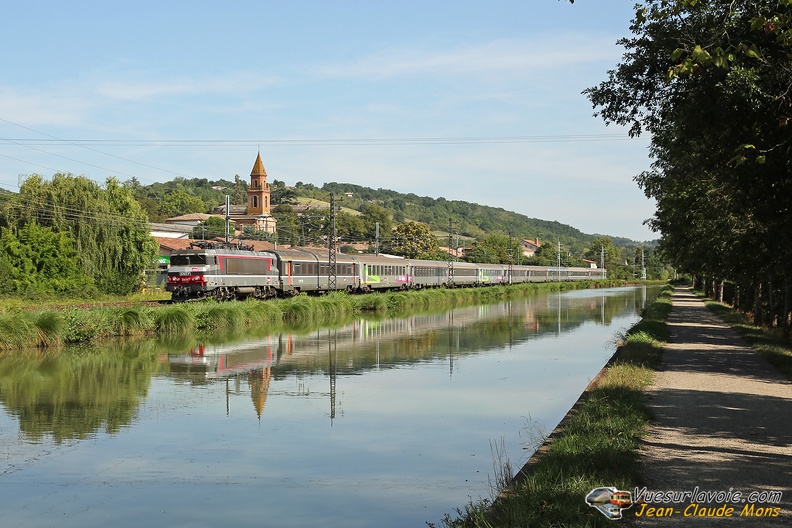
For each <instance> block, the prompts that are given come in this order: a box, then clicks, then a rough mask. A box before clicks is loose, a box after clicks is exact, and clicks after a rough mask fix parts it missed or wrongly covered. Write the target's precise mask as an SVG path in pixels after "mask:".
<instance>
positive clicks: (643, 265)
mask: <svg viewBox="0 0 792 528" xmlns="http://www.w3.org/2000/svg"><path fill="white" fill-rule="evenodd" d="M641 280H643V281H645V280H646V261H645V260H644V250H643V248H641Z"/></svg>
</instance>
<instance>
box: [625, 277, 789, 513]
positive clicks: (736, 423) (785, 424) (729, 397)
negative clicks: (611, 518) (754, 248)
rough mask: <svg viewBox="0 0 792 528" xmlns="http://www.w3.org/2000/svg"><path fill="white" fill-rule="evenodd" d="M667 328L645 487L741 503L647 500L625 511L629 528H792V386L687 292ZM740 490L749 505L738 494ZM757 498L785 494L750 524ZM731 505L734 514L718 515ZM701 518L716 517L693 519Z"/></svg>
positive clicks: (760, 504) (763, 504)
mask: <svg viewBox="0 0 792 528" xmlns="http://www.w3.org/2000/svg"><path fill="white" fill-rule="evenodd" d="M668 324H669V327H670V329H671V332H672V337H671V339H670V341H669V343H668V345H667V347H666V348H665V351H664V354H663V364H662V365H661V367H660V371H659V372H658V373H657V377H656V379H655V383H654V384H653V385H652V386H651V387H650V388H649V390H647V397H648V402H649V405H650V408H651V409H652V412H653V413H654V415H655V419H654V420H653V424H652V427H651V429H650V432H649V435H648V437H647V440H646V443H645V448H644V450H643V452H642V469H643V472H644V475H645V476H646V489H647V490H648V491H649V492H652V493H654V492H659V491H677V492H685V491H690V492H694V491H695V490H696V488H697V487H698V490H699V491H707V492H713V491H723V492H727V493H728V492H729V490H731V491H732V495H731V496H730V497H729V496H727V497H724V496H720V497H711V496H710V497H706V496H703V497H702V496H699V500H694V499H690V498H687V499H686V500H684V501H683V502H681V503H678V504H673V503H663V502H661V501H659V500H646V498H645V499H644V502H646V503H647V504H646V505H645V506H642V505H641V504H636V505H634V506H633V507H632V508H630V509H629V510H626V511H624V514H625V515H624V518H625V520H624V521H623V522H624V523H625V524H627V525H628V526H637V527H650V526H664V527H668V526H708V527H709V526H746V527H748V526H750V527H753V526H762V527H775V526H778V527H781V526H786V527H790V526H792V383H791V382H790V381H789V380H787V379H786V378H784V377H783V376H782V375H781V374H779V373H778V372H777V371H776V370H775V369H774V368H773V367H772V366H771V365H770V364H769V363H767V362H766V361H765V360H764V359H763V358H762V357H761V356H760V355H759V354H758V353H756V352H754V351H753V350H751V349H750V348H749V347H748V346H747V345H746V344H745V343H744V342H743V341H742V340H741V339H740V337H739V336H738V335H737V333H736V332H734V331H733V330H732V329H730V328H729V327H728V326H727V325H725V324H724V323H722V322H721V321H720V319H718V318H717V317H716V316H714V315H713V314H712V313H711V312H710V311H709V310H707V308H706V307H705V306H704V303H703V302H702V301H701V300H699V299H698V298H696V297H695V296H694V295H693V294H692V293H691V292H690V290H689V289H687V288H678V289H677V290H676V291H675V292H674V296H673V309H672V311H671V315H670V317H669V320H668ZM631 491H634V490H631ZM737 491H739V492H742V497H735V496H734V492H737ZM755 491H758V492H762V491H776V492H781V493H782V494H783V496H782V498H781V500H780V502H775V500H776V498H775V497H768V498H767V499H768V500H764V501H762V500H757V502H756V503H755V504H754V506H753V508H754V509H753V512H752V513H753V516H752V517H748V516H746V515H745V514H746V513H748V510H750V508H751V505H750V503H749V500H748V499H749V493H751V492H755ZM650 498H651V497H650ZM762 498H763V497H758V498H757V499H762ZM634 499H635V497H634ZM701 499H704V500H701ZM691 503H697V504H700V507H699V508H698V510H696V508H695V506H691V507H690V508H687V506H688V505H689V504H691ZM723 504H726V505H727V507H728V508H733V510H732V511H731V512H730V511H729V510H727V509H721V510H720V511H718V510H717V508H718V507H720V506H722V505H723ZM650 507H654V508H662V510H654V511H653V512H652V511H650ZM669 507H671V509H670V510H669V509H667V508H669ZM686 508H687V509H686ZM702 508H703V509H702ZM713 508H715V509H714V510H713ZM760 508H761V509H760ZM774 508H778V509H777V510H776V509H774ZM702 511H703V512H705V513H706V514H708V516H707V517H703V518H698V517H696V516H695V515H694V516H686V513H687V514H693V513H694V512H695V513H698V514H700V513H702ZM639 513H642V515H641V516H640V517H637V516H636V515H637V514H639ZM649 513H655V514H657V513H665V514H669V513H670V514H671V515H670V516H666V517H649V516H648V515H649ZM741 513H742V514H743V515H742V516H741V515H740V514H741ZM758 513H761V514H769V515H770V516H757V514H758ZM710 514H711V515H712V516H710ZM717 515H720V516H719V517H718V516H717Z"/></svg>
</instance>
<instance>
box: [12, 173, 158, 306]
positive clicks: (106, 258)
mask: <svg viewBox="0 0 792 528" xmlns="http://www.w3.org/2000/svg"><path fill="white" fill-rule="evenodd" d="M13 204H14V207H11V208H7V209H6V211H5V218H4V220H5V223H6V225H8V226H9V228H10V229H12V230H15V231H16V233H17V235H16V237H17V238H18V239H19V241H20V244H19V245H18V246H15V245H14V244H15V241H14V240H13V238H12V237H11V236H10V235H7V236H6V239H5V240H6V242H7V243H8V244H9V247H16V252H15V253H14V257H13V258H16V259H17V261H16V262H14V263H11V262H9V261H7V260H6V267H8V266H10V267H11V268H13V269H17V270H20V271H21V272H22V274H23V275H26V274H29V273H31V272H33V270H34V269H35V270H36V272H37V273H38V274H39V275H49V276H51V277H52V278H50V279H47V280H48V281H49V283H50V284H49V286H48V287H50V286H51V288H52V290H53V291H74V289H75V288H84V289H86V290H87V289H89V288H90V284H91V282H92V283H93V284H95V285H96V288H98V290H99V291H100V292H104V293H113V294H127V293H131V292H133V291H135V290H136V289H138V288H139V286H140V285H141V279H142V272H143V270H144V269H146V268H147V267H149V266H150V265H151V264H152V262H153V261H154V259H155V257H156V254H157V245H156V242H155V241H154V239H153V238H151V236H150V235H149V230H148V225H147V223H146V217H145V213H144V212H143V211H142V210H141V208H140V204H138V202H137V201H136V200H135V199H134V197H133V196H132V192H131V190H130V189H129V188H128V187H126V186H121V185H120V184H119V183H118V181H117V180H116V179H115V178H108V179H107V181H106V182H105V185H104V187H101V186H99V185H98V184H97V183H95V182H93V181H91V180H89V179H88V178H85V177H82V176H73V175H71V174H61V173H58V174H55V175H54V176H53V177H52V180H51V181H46V180H44V178H42V177H41V176H38V175H32V176H29V177H27V178H26V179H25V181H24V182H23V184H22V186H21V187H20V192H19V195H18V196H16V197H15V199H14V202H13ZM32 224H38V225H41V226H43V227H46V228H48V229H49V230H51V231H47V230H39V229H36V228H35V227H32ZM29 225H30V227H28V226H29ZM23 236H24V237H27V239H28V241H29V242H24V241H23V240H22V237H23ZM39 243H41V244H42V248H34V247H32V246H35V245H37V244H39ZM75 264H76V269H74V267H73V266H74V265H75ZM16 266H21V268H20V267H16ZM22 270H24V271H22ZM56 275H58V276H60V277H64V279H63V281H61V282H60V283H58V281H59V280H60V279H56V278H54V277H55V276H56ZM86 277H87V278H86ZM20 280H21V279H20Z"/></svg>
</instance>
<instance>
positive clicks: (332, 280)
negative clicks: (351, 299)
mask: <svg viewBox="0 0 792 528" xmlns="http://www.w3.org/2000/svg"><path fill="white" fill-rule="evenodd" d="M327 246H328V257H327V263H328V266H327V289H328V290H329V291H335V289H336V278H337V272H336V216H335V195H334V194H333V193H330V240H329V241H328V244H327Z"/></svg>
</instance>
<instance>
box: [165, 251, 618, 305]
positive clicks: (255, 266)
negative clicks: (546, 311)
mask: <svg viewBox="0 0 792 528" xmlns="http://www.w3.org/2000/svg"><path fill="white" fill-rule="evenodd" d="M331 265H332V264H331V262H330V258H329V255H328V253H327V252H321V251H319V250H316V249H309V248H302V247H293V248H290V249H277V250H268V251H253V248H252V247H250V246H244V245H242V244H236V245H227V244H223V243H194V244H192V245H191V246H190V249H185V250H177V251H174V252H173V253H171V256H170V268H169V269H168V276H167V281H166V284H165V289H166V290H167V291H169V292H170V293H171V298H172V300H173V301H177V302H179V301H191V300H201V299H216V300H234V299H238V300H241V299H245V298H248V297H253V298H256V299H273V298H284V297H290V296H294V295H299V294H301V293H306V294H309V295H317V294H323V293H328V292H330V291H347V292H349V293H371V292H376V291H388V290H412V289H421V288H458V287H474V286H489V285H496V284H519V283H526V282H559V281H582V280H601V279H605V278H607V270H605V269H602V268H583V267H579V268H578V267H560V266H520V265H508V264H477V263H473V262H457V261H440V260H417V259H409V258H403V257H394V256H387V255H372V254H355V255H351V254H344V253H338V254H337V255H336V258H335V264H334V266H335V274H332V273H331Z"/></svg>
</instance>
